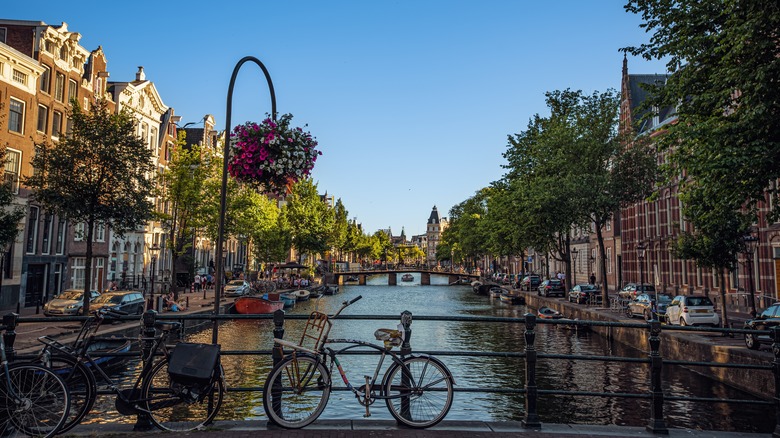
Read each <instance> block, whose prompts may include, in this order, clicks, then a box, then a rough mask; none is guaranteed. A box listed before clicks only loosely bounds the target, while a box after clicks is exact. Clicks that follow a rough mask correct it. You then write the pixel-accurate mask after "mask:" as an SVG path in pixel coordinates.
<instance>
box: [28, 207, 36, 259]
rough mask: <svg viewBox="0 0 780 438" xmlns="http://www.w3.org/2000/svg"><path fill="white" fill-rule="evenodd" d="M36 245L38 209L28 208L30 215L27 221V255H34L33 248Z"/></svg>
mask: <svg viewBox="0 0 780 438" xmlns="http://www.w3.org/2000/svg"><path fill="white" fill-rule="evenodd" d="M37 243H38V207H30V215H29V217H28V219H27V245H26V251H27V254H35V246H36V244H37Z"/></svg>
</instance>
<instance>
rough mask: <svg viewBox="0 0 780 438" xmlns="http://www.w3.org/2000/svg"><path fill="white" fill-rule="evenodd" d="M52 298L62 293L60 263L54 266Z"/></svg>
mask: <svg viewBox="0 0 780 438" xmlns="http://www.w3.org/2000/svg"><path fill="white" fill-rule="evenodd" d="M52 292H54V296H57V295H59V294H60V292H62V263H55V264H54V290H53V291H52Z"/></svg>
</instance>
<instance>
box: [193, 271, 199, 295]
mask: <svg viewBox="0 0 780 438" xmlns="http://www.w3.org/2000/svg"><path fill="white" fill-rule="evenodd" d="M194 286H195V292H199V291H200V274H195V281H194Z"/></svg>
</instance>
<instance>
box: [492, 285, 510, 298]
mask: <svg viewBox="0 0 780 438" xmlns="http://www.w3.org/2000/svg"><path fill="white" fill-rule="evenodd" d="M504 293H506V289H502V288H500V287H495V286H494V287H491V288H490V292H488V295H490V298H501V295H502V294H504Z"/></svg>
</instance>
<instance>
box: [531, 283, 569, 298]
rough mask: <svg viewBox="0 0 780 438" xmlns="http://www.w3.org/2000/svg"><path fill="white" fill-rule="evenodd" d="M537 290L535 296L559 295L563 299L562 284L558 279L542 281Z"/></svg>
mask: <svg viewBox="0 0 780 438" xmlns="http://www.w3.org/2000/svg"><path fill="white" fill-rule="evenodd" d="M537 290H538V292H537V295H544V296H545V297H549V296H550V295H559V296H561V297H563V282H562V281H561V280H558V279H550V280H544V281H543V282H542V284H540V285H539V288H538V289H537Z"/></svg>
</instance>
